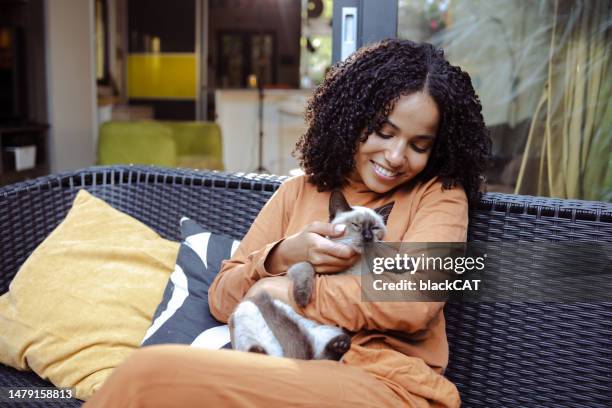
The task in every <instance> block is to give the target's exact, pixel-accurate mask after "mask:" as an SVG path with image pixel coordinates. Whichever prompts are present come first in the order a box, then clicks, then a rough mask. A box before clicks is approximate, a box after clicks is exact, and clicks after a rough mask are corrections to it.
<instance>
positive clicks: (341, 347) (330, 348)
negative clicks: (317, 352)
mask: <svg viewBox="0 0 612 408" xmlns="http://www.w3.org/2000/svg"><path fill="white" fill-rule="evenodd" d="M350 348H351V337H350V336H349V335H348V334H346V333H342V334H339V335H337V336H336V337H334V338H332V339H331V340H330V341H329V342H328V343H327V346H325V354H326V355H327V356H328V358H329V359H330V360H340V358H341V357H342V355H343V354H344V353H346V352H347V351H348V350H349V349H350Z"/></svg>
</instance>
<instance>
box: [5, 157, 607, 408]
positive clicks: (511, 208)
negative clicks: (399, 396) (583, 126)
mask: <svg viewBox="0 0 612 408" xmlns="http://www.w3.org/2000/svg"><path fill="white" fill-rule="evenodd" d="M281 181H282V179H281V178H279V177H276V176H269V175H252V174H249V175H245V174H228V173H216V172H204V171H194V170H183V169H162V168H155V167H134V166H109V167H92V168H89V169H84V170H80V171H76V172H72V173H65V174H60V175H53V176H46V177H42V178H39V179H36V180H32V181H26V182H22V183H18V184H14V185H11V186H6V187H2V188H0V229H1V234H0V254H1V256H0V293H4V292H6V291H7V290H8V286H9V283H10V282H11V279H12V277H13V276H14V275H15V273H16V272H17V270H18V269H19V266H20V265H21V264H22V263H23V262H24V260H25V259H26V258H27V256H28V255H29V254H30V253H31V252H32V251H33V250H34V248H35V247H36V246H37V245H38V244H39V243H40V242H41V241H42V240H43V239H44V238H45V237H46V236H47V235H48V234H49V233H50V232H51V231H52V230H53V229H54V228H55V227H56V226H57V225H58V223H59V222H60V221H61V220H62V219H63V217H64V216H65V215H66V213H67V211H68V209H69V208H70V206H71V202H72V200H73V198H74V196H75V194H76V192H77V191H78V190H79V189H81V188H85V189H87V190H89V191H90V192H91V193H93V194H94V195H96V196H98V197H100V198H102V199H104V200H106V201H107V202H108V203H110V204H111V205H113V206H115V207H116V208H118V209H120V210H121V211H124V212H126V213H128V214H130V215H132V216H134V217H135V218H137V219H139V220H141V221H143V222H144V223H146V224H147V225H149V226H151V227H152V228H154V229H155V230H156V231H158V232H159V233H160V234H161V235H162V236H164V237H166V238H169V239H173V240H178V238H179V236H178V220H179V218H180V217H181V216H182V215H184V214H190V215H191V216H192V217H193V218H194V219H196V220H197V221H198V222H199V223H201V224H202V225H203V226H204V227H206V228H209V229H210V230H212V231H215V232H219V233H225V234H228V235H230V236H233V237H235V238H240V237H242V236H243V234H244V233H245V232H246V231H247V229H248V227H249V225H250V223H251V222H252V220H253V219H254V217H255V216H256V215H257V213H258V211H259V209H260V208H261V207H262V205H263V204H264V203H265V202H266V201H267V200H268V198H269V197H270V196H271V195H272V193H273V192H274V191H275V189H276V188H277V187H278V185H279V184H280V182H281ZM536 237H537V239H539V240H542V239H546V240H548V239H550V240H559V239H561V240H563V239H569V240H580V241H583V242H592V241H598V242H607V243H611V242H612V205H611V204H606V203H597V202H585V201H569V200H559V199H547V198H537V197H527V196H516V195H505V194H495V193H489V194H486V195H484V197H483V198H482V200H481V202H480V206H479V209H478V210H477V211H476V212H475V213H474V215H473V216H472V218H471V220H470V230H469V240H471V241H501V240H507V241H516V240H523V241H530V240H536ZM611 306H612V304H610V303H604V302H600V303H588V304H587V303H572V304H559V303H552V304H551V303H519V302H515V303H507V302H506V303H494V304H492V303H463V304H448V305H447V307H446V310H445V312H446V317H447V325H448V338H449V343H450V353H451V354H450V355H451V360H450V364H449V367H448V370H447V373H446V374H447V375H448V377H449V378H450V379H451V380H452V381H454V382H455V383H456V384H457V386H458V388H459V390H460V392H461V395H462V400H463V404H464V406H466V407H497V406H508V407H510V406H512V407H514V406H520V407H544V406H551V407H553V406H554V407H581V408H584V407H603V406H609V405H607V404H608V403H609V400H610V395H611V394H610V392H611V389H610V384H611V378H610V367H612V361H611V354H610V350H612V329H611V327H612V326H611V324H610V323H611V321H612V307H611ZM26 386H49V383H47V382H45V381H44V380H42V379H40V378H39V377H37V376H36V375H35V374H33V373H31V372H18V371H16V370H14V369H12V368H9V367H6V366H1V365H0V387H26ZM79 404H80V401H78V400H71V401H64V402H62V403H61V404H60V403H57V404H56V405H52V404H48V403H47V405H46V406H79ZM23 406H27V405H26V404H24V405H23ZM32 406H40V405H32Z"/></svg>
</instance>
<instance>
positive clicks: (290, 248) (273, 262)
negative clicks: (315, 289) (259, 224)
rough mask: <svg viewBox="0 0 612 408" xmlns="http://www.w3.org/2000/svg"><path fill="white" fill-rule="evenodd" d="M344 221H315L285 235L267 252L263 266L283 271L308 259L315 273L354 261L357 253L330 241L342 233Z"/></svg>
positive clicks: (333, 269) (328, 271)
mask: <svg viewBox="0 0 612 408" xmlns="http://www.w3.org/2000/svg"><path fill="white" fill-rule="evenodd" d="M345 229H346V226H345V225H335V226H334V225H332V224H330V223H326V222H319V221H315V222H313V223H311V224H308V225H307V226H306V227H304V229H303V230H302V231H300V232H298V233H297V234H294V235H291V236H289V237H287V238H285V239H284V240H283V241H282V242H281V243H280V244H279V245H277V246H276V248H274V249H273V250H272V252H270V254H268V258H267V259H266V265H265V267H266V269H267V270H268V271H270V272H271V273H273V274H280V273H283V272H286V271H287V269H289V267H291V266H292V265H294V264H296V263H298V262H304V261H306V262H309V263H310V264H311V265H312V266H313V267H314V269H315V272H317V273H336V272H341V271H343V270H346V269H348V268H349V267H351V266H352V265H354V264H355V262H357V260H358V259H359V253H357V251H355V250H354V249H353V248H352V247H350V246H349V245H345V244H341V243H339V242H334V241H332V240H330V239H328V238H326V236H327V237H330V238H337V237H341V236H342V235H343V234H344V231H345Z"/></svg>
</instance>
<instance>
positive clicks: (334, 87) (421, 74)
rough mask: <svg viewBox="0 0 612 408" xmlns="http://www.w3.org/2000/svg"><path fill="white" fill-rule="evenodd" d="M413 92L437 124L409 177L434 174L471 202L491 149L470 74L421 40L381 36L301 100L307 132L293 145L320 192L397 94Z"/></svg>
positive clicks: (335, 182)
mask: <svg viewBox="0 0 612 408" xmlns="http://www.w3.org/2000/svg"><path fill="white" fill-rule="evenodd" d="M418 91H426V92H427V93H428V94H429V95H430V96H431V97H432V98H433V99H434V101H435V102H436V104H437V106H438V109H439V111H440V123H439V126H438V133H437V136H436V139H435V142H434V145H433V148H432V152H431V155H430V157H429V160H428V162H427V165H426V167H425V169H424V170H423V171H422V172H421V173H420V174H419V175H418V176H417V178H416V180H423V181H426V180H429V179H431V178H432V177H434V176H438V177H439V178H440V180H441V181H442V183H443V188H445V189H449V188H451V187H453V186H455V185H457V184H460V185H462V186H463V188H464V189H465V192H466V194H467V197H468V200H469V202H470V204H471V205H470V206H473V204H475V202H476V200H477V198H478V193H479V190H480V185H481V182H482V178H483V177H482V173H483V172H484V170H485V168H486V166H487V163H488V158H489V155H490V149H491V140H490V138H489V134H488V130H487V128H486V127H485V124H484V120H483V118H482V113H481V111H482V106H481V105H480V101H479V99H478V96H477V95H476V93H475V92H474V88H473V87H472V82H471V80H470V76H469V75H468V74H467V73H466V72H464V71H462V70H461V68H459V67H456V66H453V65H451V64H449V63H448V61H446V59H444V52H443V51H442V50H441V49H439V48H436V47H434V46H433V45H431V44H427V43H415V42H412V41H407V40H398V39H389V40H385V41H382V42H380V43H377V44H374V45H371V46H368V47H363V48H361V49H359V50H358V51H356V52H355V53H354V54H353V55H351V56H350V57H349V58H348V59H347V60H345V61H343V62H339V63H337V64H336V65H334V66H333V67H332V68H331V69H330V71H329V72H328V73H327V75H326V77H325V80H324V81H323V83H322V84H321V85H319V87H318V88H316V90H315V91H314V94H313V96H312V97H311V98H310V100H309V102H308V105H307V108H306V123H307V124H308V130H307V131H306V133H305V134H304V135H302V137H301V138H300V139H299V141H298V143H297V145H296V148H295V150H294V154H295V155H296V157H297V158H298V160H299V162H300V165H301V166H302V168H303V169H304V171H305V173H306V175H307V176H308V177H309V181H310V182H311V183H313V184H314V185H316V186H317V188H318V190H319V191H329V190H333V189H335V188H341V187H342V186H344V185H345V184H346V183H347V176H348V175H349V174H350V172H351V171H352V170H353V168H354V166H355V161H354V157H355V153H356V151H357V148H358V143H359V142H365V141H366V140H367V137H368V135H370V134H372V133H373V132H374V131H377V130H379V129H380V127H381V126H382V125H383V122H384V120H385V119H386V118H387V116H388V115H389V113H390V112H391V111H392V110H393V108H394V106H395V103H396V102H397V100H398V99H399V98H400V97H401V96H403V95H408V94H411V93H414V92H418ZM416 180H415V181H416Z"/></svg>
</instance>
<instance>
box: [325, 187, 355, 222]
mask: <svg viewBox="0 0 612 408" xmlns="http://www.w3.org/2000/svg"><path fill="white" fill-rule="evenodd" d="M351 210H352V208H351V206H350V205H349V203H348V202H347V201H346V198H344V194H342V192H341V191H340V190H334V191H332V192H331V195H330V196H329V221H330V222H331V221H332V220H333V219H334V218H336V215H338V213H341V212H347V211H351Z"/></svg>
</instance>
